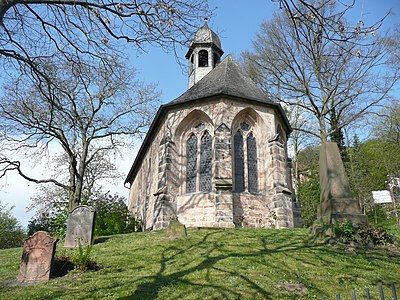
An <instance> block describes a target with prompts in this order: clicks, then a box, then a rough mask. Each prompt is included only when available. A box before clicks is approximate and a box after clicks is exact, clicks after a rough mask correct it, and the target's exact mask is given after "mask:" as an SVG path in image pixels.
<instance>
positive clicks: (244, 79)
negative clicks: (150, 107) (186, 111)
mask: <svg viewBox="0 0 400 300" xmlns="http://www.w3.org/2000/svg"><path fill="white" fill-rule="evenodd" d="M219 94H222V95H229V96H235V97H239V98H244V99H249V100H256V101H259V102H264V103H268V104H272V105H277V104H276V103H275V102H273V101H271V100H270V99H268V97H267V96H266V95H265V94H264V93H263V92H262V91H261V89H260V88H259V87H257V86H256V84H255V83H254V81H252V80H251V79H250V78H249V77H248V76H246V75H245V74H244V73H243V71H242V69H241V68H240V67H239V65H238V64H237V63H236V62H235V60H234V59H233V57H232V55H228V56H227V57H226V58H225V59H224V60H223V61H222V62H221V63H219V64H218V65H217V66H216V67H215V68H214V69H212V70H211V71H210V72H209V73H208V74H207V75H206V76H204V77H203V78H202V79H201V80H200V81H198V82H197V83H196V84H194V85H193V86H192V87H191V88H190V89H189V90H187V91H186V92H185V93H183V94H182V95H181V96H179V97H178V98H176V99H175V100H173V101H171V102H170V103H168V105H175V104H179V103H184V102H188V101H191V100H195V99H201V98H207V97H210V96H214V95H219Z"/></svg>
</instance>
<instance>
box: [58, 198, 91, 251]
mask: <svg viewBox="0 0 400 300" xmlns="http://www.w3.org/2000/svg"><path fill="white" fill-rule="evenodd" d="M95 216H96V211H95V210H93V209H92V208H90V207H89V206H86V205H80V206H77V207H75V208H74V209H73V210H72V211H71V212H70V213H69V215H68V223H67V233H66V235H65V241H64V247H70V248H75V247H78V246H79V245H81V246H87V245H90V244H91V243H92V241H93V233H94V222H95Z"/></svg>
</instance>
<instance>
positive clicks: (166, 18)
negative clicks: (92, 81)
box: [0, 0, 210, 80]
mask: <svg viewBox="0 0 400 300" xmlns="http://www.w3.org/2000/svg"><path fill="white" fill-rule="evenodd" d="M209 15H210V10H209V9H208V4H207V1H203V0H189V1H187V0H185V1H180V0H163V1H159V0H146V1H144V0H131V1H108V0H99V1H90V0H85V1H76V0H0V61H1V62H2V63H3V67H4V72H5V73H4V74H6V72H13V71H16V72H17V73H21V72H23V73H24V72H25V73H27V72H33V73H35V74H36V75H37V76H39V77H41V78H42V79H43V78H45V79H47V80H49V79H50V77H49V74H46V72H45V71H46V70H44V69H43V68H41V67H40V62H41V61H42V60H43V59H44V58H48V57H52V56H58V57H59V58H61V57H62V58H64V59H65V60H67V61H77V59H78V58H82V57H87V56H90V57H91V58H92V59H93V58H97V59H104V57H107V56H108V55H114V56H115V55H118V56H120V55H121V52H118V53H117V54H116V53H115V52H114V51H118V50H121V49H122V48H121V47H120V46H122V45H123V44H122V43H119V45H118V44H117V43H116V42H117V41H120V42H122V41H123V42H128V43H131V45H133V47H134V49H137V50H146V48H147V47H148V46H158V47H163V48H164V49H166V50H170V49H174V46H175V45H177V44H181V45H185V44H187V43H188V41H189V40H190V38H191V35H192V32H193V31H194V30H195V29H197V28H198V23H197V22H198V21H199V20H202V19H203V18H204V17H208V16H209ZM125 48H126V47H125Z"/></svg>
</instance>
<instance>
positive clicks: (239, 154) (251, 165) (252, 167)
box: [233, 122, 258, 193]
mask: <svg viewBox="0 0 400 300" xmlns="http://www.w3.org/2000/svg"><path fill="white" fill-rule="evenodd" d="M251 128H252V126H251V125H249V124H248V123H246V122H242V123H240V124H239V129H238V130H237V131H236V133H235V135H234V136H233V154H234V169H233V170H234V188H233V190H234V192H236V193H241V192H244V191H248V192H250V193H257V192H258V162H257V141H256V138H255V136H254V134H253V132H252V131H251Z"/></svg>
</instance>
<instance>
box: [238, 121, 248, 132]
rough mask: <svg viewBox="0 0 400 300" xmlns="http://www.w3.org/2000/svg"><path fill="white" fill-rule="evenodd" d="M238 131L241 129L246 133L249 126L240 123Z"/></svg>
mask: <svg viewBox="0 0 400 300" xmlns="http://www.w3.org/2000/svg"><path fill="white" fill-rule="evenodd" d="M240 129H242V130H243V131H248V130H249V129H250V125H249V124H248V123H246V122H242V123H240Z"/></svg>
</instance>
